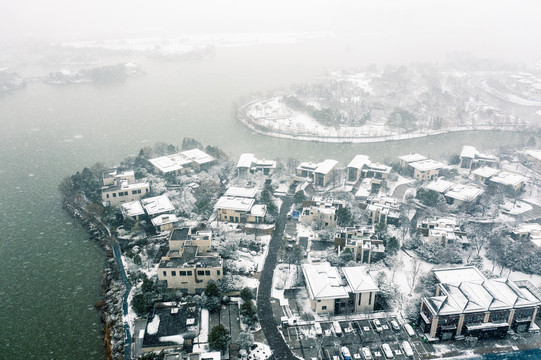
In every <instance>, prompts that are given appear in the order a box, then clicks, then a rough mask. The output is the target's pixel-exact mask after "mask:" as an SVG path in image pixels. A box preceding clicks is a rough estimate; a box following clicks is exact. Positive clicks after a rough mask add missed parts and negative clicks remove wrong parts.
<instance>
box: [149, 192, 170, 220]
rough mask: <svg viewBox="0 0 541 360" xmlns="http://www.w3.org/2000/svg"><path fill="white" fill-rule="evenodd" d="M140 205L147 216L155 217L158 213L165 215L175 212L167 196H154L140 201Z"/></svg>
mask: <svg viewBox="0 0 541 360" xmlns="http://www.w3.org/2000/svg"><path fill="white" fill-rule="evenodd" d="M141 204H142V205H143V207H144V208H145V211H146V212H147V214H148V215H151V216H152V215H156V214H160V213H166V212H171V211H175V207H174V206H173V204H172V203H171V201H170V200H169V197H167V195H165V194H164V195H160V196H155V197H151V198H147V199H143V200H141Z"/></svg>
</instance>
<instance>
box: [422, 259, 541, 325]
mask: <svg viewBox="0 0 541 360" xmlns="http://www.w3.org/2000/svg"><path fill="white" fill-rule="evenodd" d="M433 272H434V275H435V276H436V279H438V281H439V282H440V289H441V295H440V296H434V297H431V298H425V299H424V300H425V302H426V303H427V304H428V305H429V306H430V307H431V308H432V310H433V311H434V312H435V313H436V314H439V315H449V314H461V313H468V312H469V313H474V312H479V313H483V312H486V311H493V310H498V309H511V308H520V307H533V306H538V305H539V304H541V293H540V291H539V289H537V288H536V287H535V286H533V284H531V283H530V282H529V281H528V280H521V281H517V282H514V281H511V280H509V279H504V278H500V279H490V280H489V279H487V278H486V277H485V276H484V275H483V274H482V273H481V272H480V271H479V270H478V269H477V268H475V267H473V266H466V267H459V268H447V269H439V270H433Z"/></svg>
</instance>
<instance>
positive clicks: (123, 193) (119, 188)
mask: <svg viewBox="0 0 541 360" xmlns="http://www.w3.org/2000/svg"><path fill="white" fill-rule="evenodd" d="M149 191H150V185H149V184H148V183H136V182H135V174H134V172H133V171H123V172H117V171H116V170H111V171H109V172H107V173H104V174H103V187H102V188H101V200H102V202H103V204H104V205H105V206H116V205H119V204H123V203H127V202H132V201H136V200H139V199H141V198H142V197H143V196H145V195H147V194H148V192H149Z"/></svg>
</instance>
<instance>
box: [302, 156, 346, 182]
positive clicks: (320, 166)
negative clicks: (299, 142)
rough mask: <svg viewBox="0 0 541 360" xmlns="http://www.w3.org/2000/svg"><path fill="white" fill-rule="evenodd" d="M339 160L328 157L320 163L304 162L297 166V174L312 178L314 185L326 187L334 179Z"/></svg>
mask: <svg viewBox="0 0 541 360" xmlns="http://www.w3.org/2000/svg"><path fill="white" fill-rule="evenodd" d="M337 164H338V161H336V160H330V159H327V160H325V161H323V162H320V163H317V164H316V163H312V162H303V163H300V164H299V166H297V176H299V177H303V178H310V179H312V180H313V183H314V186H318V187H326V186H327V185H328V184H329V183H330V182H331V180H333V179H334V170H335V168H336V165H337Z"/></svg>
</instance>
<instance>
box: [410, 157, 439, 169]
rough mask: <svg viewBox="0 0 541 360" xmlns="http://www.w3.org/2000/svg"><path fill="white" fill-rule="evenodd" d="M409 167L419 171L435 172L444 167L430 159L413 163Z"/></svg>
mask: <svg viewBox="0 0 541 360" xmlns="http://www.w3.org/2000/svg"><path fill="white" fill-rule="evenodd" d="M409 165H410V166H411V167H412V168H414V169H416V170H419V171H430V170H437V169H442V168H443V167H444V164H443V163H441V162H439V161H436V160H432V159H426V160H421V161H414V162H411V163H409Z"/></svg>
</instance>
